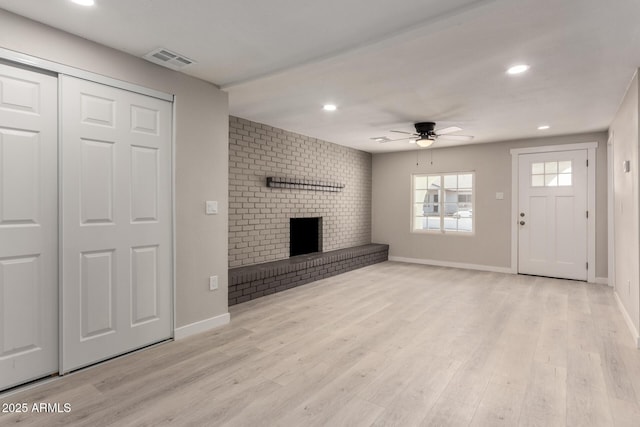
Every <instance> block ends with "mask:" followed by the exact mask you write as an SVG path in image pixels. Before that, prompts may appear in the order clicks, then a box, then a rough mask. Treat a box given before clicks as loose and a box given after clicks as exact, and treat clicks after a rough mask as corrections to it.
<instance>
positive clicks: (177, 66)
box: [143, 48, 195, 70]
mask: <svg viewBox="0 0 640 427" xmlns="http://www.w3.org/2000/svg"><path fill="white" fill-rule="evenodd" d="M143 58H144V59H146V60H147V61H151V62H153V63H155V64H159V65H162V66H164V67H167V68H171V69H172V70H181V69H183V68H184V67H186V66H187V65H191V64H193V63H194V62H195V61H193V60H191V59H189V58H187V57H186V56H184V55H180V54H179V53H175V52H171V51H170V50H168V49H163V48H159V49H156V50H153V51H151V52H149V53H147V54H146V55H145V56H143Z"/></svg>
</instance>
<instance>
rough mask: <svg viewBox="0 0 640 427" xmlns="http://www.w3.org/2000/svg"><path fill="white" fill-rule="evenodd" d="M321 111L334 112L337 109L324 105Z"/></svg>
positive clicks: (333, 106) (330, 105)
mask: <svg viewBox="0 0 640 427" xmlns="http://www.w3.org/2000/svg"><path fill="white" fill-rule="evenodd" d="M322 109H323V110H324V111H336V110H337V109H338V107H336V106H335V105H333V104H325V105H323V106H322Z"/></svg>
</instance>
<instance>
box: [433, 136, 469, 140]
mask: <svg viewBox="0 0 640 427" xmlns="http://www.w3.org/2000/svg"><path fill="white" fill-rule="evenodd" d="M438 138H442V139H450V140H452V141H471V140H472V139H473V136H471V135H438Z"/></svg>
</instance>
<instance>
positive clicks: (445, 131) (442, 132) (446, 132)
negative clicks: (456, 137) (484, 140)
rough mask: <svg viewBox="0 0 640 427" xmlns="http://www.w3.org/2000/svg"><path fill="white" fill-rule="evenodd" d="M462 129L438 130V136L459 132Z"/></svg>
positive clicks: (455, 127)
mask: <svg viewBox="0 0 640 427" xmlns="http://www.w3.org/2000/svg"><path fill="white" fill-rule="evenodd" d="M461 130H462V128H459V127H458V126H449V127H448V128H442V129H436V135H446V134H448V133H453V132H459V131H461Z"/></svg>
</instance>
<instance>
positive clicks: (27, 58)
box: [0, 47, 174, 102]
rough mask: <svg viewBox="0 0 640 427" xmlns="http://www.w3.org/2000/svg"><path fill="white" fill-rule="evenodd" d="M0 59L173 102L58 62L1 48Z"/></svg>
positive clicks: (148, 90)
mask: <svg viewBox="0 0 640 427" xmlns="http://www.w3.org/2000/svg"><path fill="white" fill-rule="evenodd" d="M0 59H4V60H6V61H11V62H15V63H18V64H22V65H26V66H27V67H32V68H39V69H41V70H45V71H49V72H54V73H57V74H66V75H67V76H71V77H77V78H79V79H83V80H89V81H91V82H94V83H100V84H103V85H105V86H111V87H115V88H117V89H124V90H128V91H129V92H135V93H139V94H141V95H147V96H151V97H153V98H158V99H162V100H164V101H169V102H173V101H174V99H173V98H174V96H173V95H171V94H169V93H165V92H161V91H159V90H155V89H151V88H148V87H144V86H140V85H137V84H135V83H129V82H126V81H124V80H118V79H114V78H111V77H107V76H103V75H101V74H97V73H93V72H91V71H85V70H81V69H79V68H74V67H71V66H69V65H64V64H60V63H58V62H53V61H48V60H46V59H42V58H38V57H35V56H31V55H27V54H24V53H21V52H16V51H15V50H10V49H5V48H3V47H0Z"/></svg>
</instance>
